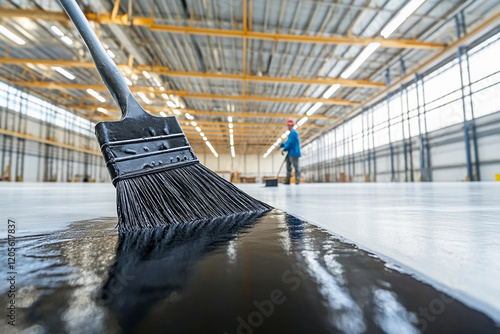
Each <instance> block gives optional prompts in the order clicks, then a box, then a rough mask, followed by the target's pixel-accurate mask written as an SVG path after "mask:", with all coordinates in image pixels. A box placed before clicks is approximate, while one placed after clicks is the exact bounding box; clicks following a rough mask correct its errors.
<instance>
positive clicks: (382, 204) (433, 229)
mask: <svg viewBox="0 0 500 334" xmlns="http://www.w3.org/2000/svg"><path fill="white" fill-rule="evenodd" d="M241 188H242V189H243V190H245V191H246V192H248V193H249V194H251V195H253V196H255V197H256V198H258V199H260V200H262V201H265V202H267V203H269V204H271V205H273V206H275V207H277V208H280V209H282V210H284V211H286V212H289V213H292V214H294V215H297V216H299V217H302V218H304V219H306V220H307V221H309V222H312V223H315V224H317V225H319V226H321V227H324V228H326V229H327V230H329V231H331V232H332V233H334V234H337V235H339V236H341V237H344V238H347V239H348V240H350V241H352V242H354V243H356V244H357V245H358V246H359V247H361V248H364V249H367V250H370V251H372V252H374V253H376V254H377V255H379V256H380V257H381V258H383V259H384V260H386V261H388V262H389V263H395V264H396V265H397V266H399V267H400V268H401V270H402V271H404V272H407V273H410V274H412V275H414V276H415V277H417V278H419V279H421V280H423V281H425V282H428V283H431V284H432V285H434V286H436V287H438V288H439V289H441V290H443V291H445V292H447V293H449V294H450V295H452V296H453V297H455V298H457V299H459V300H461V301H463V302H465V303H466V304H468V305H469V306H472V307H474V308H477V309H479V310H481V311H483V312H485V313H486V314H488V315H489V316H490V317H492V318H493V319H495V321H497V322H500V284H499V277H500V182H497V183H493V182H492V183H488V182H484V183H413V184H405V183H372V184H363V183H351V184H301V185H299V186H296V185H288V186H287V185H279V187H277V188H265V187H263V186H258V185H241Z"/></svg>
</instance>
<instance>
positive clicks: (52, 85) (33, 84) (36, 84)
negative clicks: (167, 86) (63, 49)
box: [11, 80, 361, 105]
mask: <svg viewBox="0 0 500 334" xmlns="http://www.w3.org/2000/svg"><path fill="white" fill-rule="evenodd" d="M11 82H12V83H13V84H16V85H19V86H22V87H27V88H42V89H55V90H66V89H69V90H71V89H75V90H86V89H93V90H103V91H107V88H106V86H105V85H88V84H73V83H59V82H49V81H12V80H11ZM130 90H131V91H133V92H149V93H157V94H161V93H165V91H160V90H158V89H156V87H138V86H131V87H130ZM166 93H172V94H175V95H177V96H183V97H186V98H192V99H193V98H194V99H205V100H238V101H258V102H281V103H317V102H321V103H323V104H325V105H359V104H360V103H361V102H359V101H350V100H343V99H323V98H310V97H271V96H249V95H246V96H242V95H220V94H208V93H188V92H186V91H168V92H166Z"/></svg>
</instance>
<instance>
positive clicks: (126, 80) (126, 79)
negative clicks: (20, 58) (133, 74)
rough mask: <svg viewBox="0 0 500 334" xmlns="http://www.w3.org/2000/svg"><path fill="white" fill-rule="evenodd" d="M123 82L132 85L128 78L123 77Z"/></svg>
mask: <svg viewBox="0 0 500 334" xmlns="http://www.w3.org/2000/svg"><path fill="white" fill-rule="evenodd" d="M125 82H126V83H127V85H129V86H132V81H130V79H129V78H125Z"/></svg>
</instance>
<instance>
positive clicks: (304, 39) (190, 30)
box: [133, 19, 446, 49]
mask: <svg viewBox="0 0 500 334" xmlns="http://www.w3.org/2000/svg"><path fill="white" fill-rule="evenodd" d="M133 24H135V25H140V26H147V27H149V28H150V29H151V30H155V31H163V32H168V33H176V34H188V35H205V36H218V37H231V38H248V39H257V40H267V41H277V42H292V43H309V44H335V45H337V44H346V45H363V46H366V45H368V44H370V43H380V46H381V47H383V48H399V49H442V48H444V47H445V46H446V45H445V44H443V43H436V42H424V41H419V40H411V39H384V38H362V37H333V36H320V35H315V36H309V35H294V34H279V33H267V32H255V31H247V32H244V31H240V30H225V29H213V28H197V27H190V26H172V25H164V24H151V23H150V22H148V21H143V20H141V19H137V21H136V19H134V20H133Z"/></svg>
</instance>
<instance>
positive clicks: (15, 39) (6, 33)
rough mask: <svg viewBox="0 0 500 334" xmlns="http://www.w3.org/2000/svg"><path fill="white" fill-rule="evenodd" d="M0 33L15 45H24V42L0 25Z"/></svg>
mask: <svg viewBox="0 0 500 334" xmlns="http://www.w3.org/2000/svg"><path fill="white" fill-rule="evenodd" d="M0 33H1V34H2V35H4V36H5V37H7V38H8V39H10V40H11V41H13V42H14V43H16V44H19V45H24V44H26V42H25V41H24V40H23V39H22V38H21V37H19V36H17V35H16V34H14V33H13V32H12V31H10V30H9V29H7V28H5V27H4V26H3V25H0Z"/></svg>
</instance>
